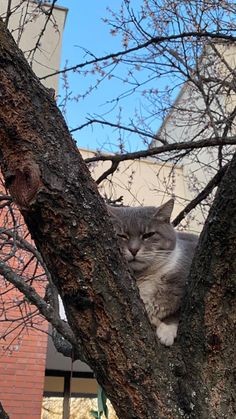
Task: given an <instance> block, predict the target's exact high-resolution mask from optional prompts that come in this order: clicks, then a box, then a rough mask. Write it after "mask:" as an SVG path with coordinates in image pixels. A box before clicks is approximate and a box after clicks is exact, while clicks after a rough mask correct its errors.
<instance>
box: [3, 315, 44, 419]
mask: <svg viewBox="0 0 236 419" xmlns="http://www.w3.org/2000/svg"><path fill="white" fill-rule="evenodd" d="M5 326H6V325H5ZM0 328H1V332H3V327H2V325H1V326H0ZM47 328H48V325H47V323H46V322H43V323H41V324H40V329H41V330H43V329H44V330H45V331H47ZM5 330H6V327H5ZM21 333H22V332H21ZM14 334H15V337H16V340H15V341H14V342H13V343H12V344H11V342H12V339H13V338H14V337H13V334H12V333H11V334H10V335H9V338H8V339H6V341H5V343H4V347H2V348H1V352H2V353H1V356H0V373H1V378H0V400H1V402H2V404H3V407H4V409H5V411H6V412H7V413H8V415H9V416H10V419H23V418H28V419H39V418H40V417H41V407H42V397H43V387H44V376H45V362H46V352H47V341H48V338H47V334H46V333H42V332H40V331H37V330H34V329H30V328H29V329H28V331H25V332H23V336H19V334H18V335H17V333H16V332H15V333H14ZM9 345H10V346H9Z"/></svg>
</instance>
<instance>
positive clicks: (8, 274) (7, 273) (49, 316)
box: [0, 261, 78, 347]
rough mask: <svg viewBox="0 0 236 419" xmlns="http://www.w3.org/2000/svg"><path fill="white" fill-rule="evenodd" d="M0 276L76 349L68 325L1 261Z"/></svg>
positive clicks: (75, 342)
mask: <svg viewBox="0 0 236 419" xmlns="http://www.w3.org/2000/svg"><path fill="white" fill-rule="evenodd" d="M0 274H1V275H3V276H4V278H6V279H7V280H8V281H9V282H10V283H11V284H13V285H14V286H15V287H16V288H17V289H18V290H19V291H20V292H22V293H23V294H24V295H25V296H26V297H27V298H28V299H29V301H30V302H31V303H33V304H34V305H35V306H36V307H37V308H38V310H39V312H40V314H42V316H44V318H45V319H46V320H47V321H48V322H49V323H51V324H52V325H53V327H55V329H56V330H57V331H58V332H59V333H60V334H61V335H63V336H64V337H65V338H66V339H67V340H68V341H69V342H70V343H71V344H72V345H75V347H78V342H77V341H76V339H75V336H74V334H73V332H72V331H71V329H70V327H69V326H68V324H67V323H65V322H64V321H63V320H61V319H60V318H59V316H58V315H57V314H56V312H55V310H54V309H53V308H52V307H51V306H50V305H49V304H47V303H46V302H45V301H44V299H43V298H41V297H40V296H39V294H38V293H37V292H36V291H35V289H34V288H33V287H31V286H30V285H28V284H26V282H24V281H23V280H22V278H21V277H20V276H19V275H17V274H16V273H15V272H14V271H13V270H12V269H11V268H10V267H9V266H7V265H6V264H5V263H4V262H2V261H0Z"/></svg>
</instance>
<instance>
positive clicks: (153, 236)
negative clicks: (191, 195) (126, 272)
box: [108, 199, 176, 272]
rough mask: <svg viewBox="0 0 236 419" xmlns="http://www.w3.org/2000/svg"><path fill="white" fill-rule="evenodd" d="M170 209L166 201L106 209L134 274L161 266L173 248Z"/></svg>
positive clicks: (173, 234)
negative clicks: (154, 266) (151, 205)
mask: <svg viewBox="0 0 236 419" xmlns="http://www.w3.org/2000/svg"><path fill="white" fill-rule="evenodd" d="M173 206H174V200H173V199H170V200H169V201H168V202H166V203H165V204H163V205H161V206H160V207H111V206H109V207H108V211H109V213H110V215H111V217H112V222H113V225H114V228H115V232H116V236H117V238H118V242H119V246H120V248H121V251H122V253H123V254H124V256H125V258H126V260H127V261H128V263H129V266H130V268H131V269H132V270H133V271H134V272H141V271H143V270H145V269H146V268H149V267H151V266H152V265H153V264H154V263H155V265H156V266H161V265H163V264H164V263H165V261H166V258H167V257H168V255H169V253H170V252H171V251H172V250H173V249H174V248H175V243H176V233H175V230H174V228H173V227H172V225H171V224H170V217H171V213H172V210H173Z"/></svg>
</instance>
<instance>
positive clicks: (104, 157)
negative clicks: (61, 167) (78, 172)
mask: <svg viewBox="0 0 236 419" xmlns="http://www.w3.org/2000/svg"><path fill="white" fill-rule="evenodd" d="M235 144H236V136H235V135H233V136H232V137H226V138H221V137H216V138H210V139H209V138H207V139H202V140H199V141H184V142H181V143H173V144H166V145H163V146H160V147H153V148H150V149H148V150H140V151H135V152H133V153H125V154H99V155H97V156H94V157H89V158H87V159H85V162H86V163H92V162H96V161H108V160H110V161H112V162H121V161H126V160H135V159H141V158H146V157H151V156H157V155H159V154H164V153H169V152H171V151H180V150H196V149H201V148H207V147H219V145H235Z"/></svg>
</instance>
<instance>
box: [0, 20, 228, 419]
mask: <svg viewBox="0 0 236 419" xmlns="http://www.w3.org/2000/svg"><path fill="white" fill-rule="evenodd" d="M0 29H1V45H0V60H1V79H0V80H1V82H0V83H1V90H2V91H3V92H4V102H3V106H2V108H1V113H0V118H1V150H2V169H3V173H4V176H5V180H6V184H7V186H8V188H9V190H10V193H11V196H12V197H13V199H14V201H15V202H16V203H17V205H18V206H19V207H20V208H21V211H22V213H23V215H24V218H25V220H26V223H27V225H28V227H29V230H30V232H31V234H32V236H33V238H34V240H35V243H36V244H37V247H38V249H39V251H40V253H41V254H42V256H43V259H44V262H45V263H46V265H47V268H48V270H49V272H50V274H51V275H52V279H53V282H54V285H55V286H56V287H57V288H58V290H59V292H60V295H61V297H62V299H63V301H64V304H65V307H66V313H67V317H68V322H69V324H70V326H71V327H69V326H68V325H66V324H64V323H63V322H62V321H61V320H60V319H59V318H58V316H57V315H56V313H55V311H54V310H53V307H51V306H50V305H48V304H47V303H45V301H43V300H42V298H40V297H39V295H37V294H35V292H34V289H32V287H31V286H29V285H28V284H26V283H25V282H24V281H22V279H21V278H20V277H19V275H18V276H17V275H16V273H15V272H13V271H12V269H10V267H9V266H6V263H3V262H1V264H0V271H1V273H2V274H3V275H4V277H5V278H6V279H8V280H9V281H10V282H12V283H13V284H14V285H15V286H18V287H19V289H21V290H22V291H23V292H24V293H25V294H26V295H27V296H28V298H30V301H33V302H34V304H35V305H36V306H37V307H38V308H39V310H40V311H41V313H42V314H43V315H44V316H45V317H46V318H47V319H48V320H49V321H51V322H52V324H53V325H54V326H55V327H56V328H57V330H58V331H59V332H60V333H61V334H63V336H65V337H66V338H67V340H68V341H69V342H70V343H71V345H73V347H74V350H75V351H76V352H78V353H79V354H81V352H82V355H83V356H84V358H85V359H86V361H87V362H88V363H89V365H90V366H91V367H92V369H93V370H94V371H95V373H96V375H97V377H98V380H99V382H100V383H101V384H102V386H103V387H104V389H105V390H106V392H107V394H108V396H109V397H110V398H111V400H112V402H113V404H114V406H115V408H116V410H117V412H118V414H119V416H120V417H127V418H128V417H150V418H157V417H163V418H164V417H165V418H167V417H183V416H184V415H185V416H186V417H203V418H204V417H206V418H209V417H212V418H214V417H215V418H216V417H227V418H228V417H234V416H235V406H234V392H233V390H232V387H231V388H230V384H231V383H232V382H233V371H234V366H235V357H234V356H233V355H234V354H233V349H232V347H233V338H234V336H235V331H234V327H233V325H234V322H235V310H234V307H235V267H234V266H233V265H234V264H232V266H231V261H232V260H233V254H232V252H233V249H234V245H235V225H234V224H235V218H234V217H235V215H234V208H235V196H236V195H235V190H234V188H235V186H234V185H235V182H233V181H234V178H235V158H234V159H233V160H232V162H231V164H230V166H229V167H228V168H227V171H226V169H224V173H223V174H224V177H223V181H222V182H221V184H220V187H219V190H218V193H217V195H216V198H215V204H214V206H213V207H212V210H211V212H210V214H209V218H208V222H207V224H206V228H205V231H204V233H203V235H202V238H201V242H200V246H199V249H198V253H197V255H196V258H195V262H194V266H193V271H192V274H191V275H190V287H189V296H188V298H187V299H186V304H185V307H184V313H183V324H182V330H181V334H180V341H179V344H178V345H176V346H175V348H173V349H171V350H170V351H168V352H167V351H166V350H164V349H163V348H161V347H160V345H159V344H158V343H157V342H156V341H155V337H154V335H153V332H152V330H151V328H150V325H149V322H148V320H147V317H146V314H145V311H144V308H143V305H142V303H141V301H139V298H138V295H137V291H136V289H135V284H134V283H133V281H132V279H131V278H130V277H129V275H128V273H127V272H126V269H125V266H123V262H122V260H121V258H120V256H119V253H118V251H117V250H116V245H115V242H114V240H112V239H111V237H112V233H111V229H110V230H109V220H108V218H107V216H106V212H105V208H104V204H103V203H102V201H101V199H100V198H99V197H98V195H97V192H96V187H95V186H94V184H93V182H92V181H91V179H90V176H89V172H88V170H87V169H86V166H85V165H84V164H83V162H82V160H81V158H80V156H79V154H78V151H77V149H76V147H75V145H74V143H73V141H72V140H71V138H70V137H69V135H68V132H67V129H66V127H65V124H64V122H63V120H62V119H61V116H60V114H59V113H58V110H57V109H56V106H55V103H54V102H53V100H52V99H51V98H50V97H49V95H48V93H47V92H46V91H45V89H44V88H43V87H41V86H39V85H38V83H37V79H36V78H35V77H34V75H33V74H32V72H31V71H30V69H28V68H27V65H26V63H25V61H24V59H23V57H22V55H21V54H20V53H19V51H18V50H17V48H16V47H15V45H14V43H13V42H12V41H11V40H10V39H9V36H8V34H7V33H6V31H5V29H4V26H3V25H2V24H1V28H0ZM206 35H208V34H206V33H205V34H204V36H206ZM218 35H219V34H218ZM196 36H197V35H196ZM201 36H202V35H201ZM209 36H210V37H211V36H212V35H211V34H209ZM224 36H225V35H224ZM225 37H226V38H227V36H225ZM152 42H153V43H157V42H160V44H161V43H162V42H163V39H160V40H159V39H158V40H156V39H155V40H153V39H152ZM150 45H151V42H150ZM146 47H148V45H147V46H146ZM13 68H14V71H12V69H13ZM34 97H37V98H38V108H37V109H35V108H34V107H32V102H33V98H34ZM16 104H17V116H16V117H14V115H15V112H16V111H15V110H16ZM19 105H20V106H19ZM44 115H47V118H45V117H44ZM55 121H56V123H55ZM45 132H46V133H47V137H45ZM26 136H27V141H26ZM45 138H47V141H46V140H45ZM220 141H221V142H220V147H222V144H235V138H234V137H233V136H231V137H230V138H229V137H228V135H227V133H226V135H225V134H224V135H222V136H221V138H220ZM59 144H60V146H59V147H58V145H59ZM206 144H208V145H209V144H210V145H212V144H215V145H217V146H218V147H219V138H218V137H216V136H215V137H214V138H210V139H206V140H205V141H202V142H201V144H199V143H198V144H195V143H194V144H193V143H191V144H190V145H189V144H187V145H186V143H184V144H173V145H172V144H164V145H163V146H162V147H161V148H159V149H158V150H157V149H153V150H148V151H144V152H143V153H145V154H146V155H151V154H152V153H153V154H157V153H161V152H166V151H170V150H189V149H193V148H197V147H204V146H205V145H206ZM45 150H46V151H47V152H46V155H45ZM62 151H64V155H63V154H62ZM64 156H66V159H65V158H64ZM139 156H140V153H139V154H136V156H134V155H133V156H130V155H128V156H127V155H124V154H121V155H119V156H118V157H116V156H110V157H109V158H110V159H111V160H112V162H113V163H114V161H116V159H117V161H118V160H119V159H120V160H122V159H130V158H133V157H139ZM99 158H104V157H99ZM58 167H60V173H58ZM225 172H226V173H225ZM221 175H222V170H221ZM221 177H222V176H221ZM221 177H220V178H221ZM215 184H216V183H214V185H215ZM65 192H66V193H65ZM222 197H223V198H224V200H223V203H222ZM74 208H76V211H75V210H74ZM95 213H96V217H95ZM98 220H99V222H98ZM102 223H104V224H103V225H104V226H105V225H106V228H107V233H108V234H106V233H105V229H103V228H102V227H103V225H102ZM51 226H53V228H51ZM107 226H108V227H107ZM225 232H227V233H228V234H227V235H226V236H225ZM91 238H92V240H91ZM213 262H214V264H213ZM205 277H206V278H205ZM101 279H102V281H101ZM203 279H205V282H204V281H203ZM196 284H200V285H199V287H198V290H197V292H196ZM127 291H128V292H127ZM134 307H135V310H134ZM120 313H124V314H123V316H124V318H123V316H122V318H121V315H120ZM72 331H73V332H72ZM228 341H230V342H232V345H227V342H228ZM221 348H223V349H224V355H225V357H224V360H223V361H222V354H221V352H220V349H221ZM144 354H145V356H144ZM163 354H164V355H163ZM163 358H164V359H163ZM114 365H116V366H117V367H116V368H114ZM232 366H233V367H232ZM118 367H119V368H118ZM193 372H194V373H193ZM219 378H220V380H219ZM217 380H219V382H217ZM111 383H112V385H111ZM147 387H148V392H147V391H146V389H147ZM223 387H224V388H225V389H226V391H225V392H224V393H223V390H222V388H223ZM233 389H234V388H233Z"/></svg>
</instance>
